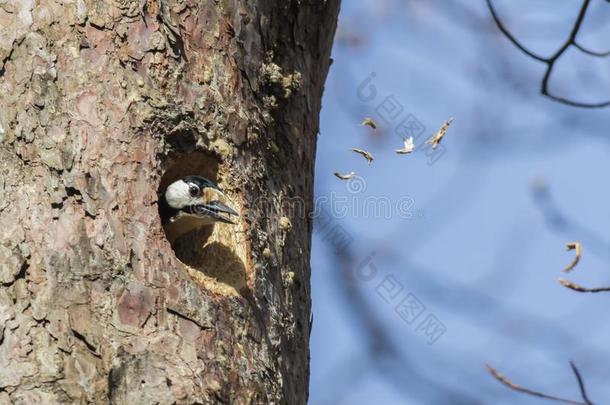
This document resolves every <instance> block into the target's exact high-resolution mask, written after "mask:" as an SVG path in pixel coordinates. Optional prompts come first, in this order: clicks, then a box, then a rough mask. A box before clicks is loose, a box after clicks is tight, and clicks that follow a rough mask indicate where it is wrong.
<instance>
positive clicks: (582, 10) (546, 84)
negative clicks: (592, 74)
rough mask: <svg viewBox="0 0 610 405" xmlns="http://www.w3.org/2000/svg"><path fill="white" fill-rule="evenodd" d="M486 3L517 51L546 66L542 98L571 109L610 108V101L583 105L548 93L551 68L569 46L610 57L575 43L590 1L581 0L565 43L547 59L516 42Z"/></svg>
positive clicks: (490, 6) (593, 54) (488, 1)
mask: <svg viewBox="0 0 610 405" xmlns="http://www.w3.org/2000/svg"><path fill="white" fill-rule="evenodd" d="M486 2H487V8H488V9H489V12H490V13H491V16H492V17H493V19H494V21H495V22H496V25H497V26H498V28H499V29H500V31H502V33H503V34H504V36H505V37H506V38H507V39H508V40H509V41H510V42H511V43H512V44H513V45H514V46H516V47H517V49H519V50H520V51H521V52H523V53H524V54H526V55H527V56H529V57H530V58H532V59H534V60H537V61H538V62H543V63H545V64H546V65H547V67H546V70H545V72H544V76H543V77H542V83H541V86H540V93H541V94H542V95H543V96H545V97H548V98H550V99H551V100H554V101H557V102H559V103H562V104H566V105H570V106H573V107H582V108H602V107H607V106H610V100H608V101H602V102H599V103H583V102H579V101H574V100H570V99H569V98H565V97H561V96H557V95H554V94H552V93H551V92H550V91H549V80H550V78H551V73H552V72H553V68H554V67H555V63H556V62H557V60H559V58H560V57H561V56H562V55H563V54H564V53H565V51H566V50H567V49H568V48H569V47H570V46H574V47H576V48H577V49H579V50H580V51H581V52H584V53H586V54H588V55H591V56H597V57H605V56H609V55H610V52H607V53H600V52H594V51H590V50H588V49H586V48H584V47H582V46H581V45H579V44H578V43H577V42H576V36H577V35H578V31H579V30H580V27H581V25H582V22H583V20H584V18H585V15H586V14H587V8H588V7H589V4H590V3H591V0H583V2H582V5H581V7H580V11H579V12H578V16H577V17H576V21H575V22H574V25H573V26H572V31H571V32H570V35H569V36H568V38H567V39H566V40H565V42H564V43H563V44H562V45H561V46H560V47H559V49H558V50H557V51H556V52H555V53H554V54H553V55H551V56H550V57H548V58H545V57H542V56H540V55H538V54H536V53H534V52H532V51H530V50H529V49H527V48H526V47H525V46H524V45H523V44H521V43H520V42H519V41H518V40H517V38H515V36H514V35H513V34H512V33H511V32H510V31H509V30H508V28H506V26H505V25H504V23H503V22H502V20H501V19H500V17H499V16H498V13H497V12H496V10H495V8H494V6H493V3H492V0H486Z"/></svg>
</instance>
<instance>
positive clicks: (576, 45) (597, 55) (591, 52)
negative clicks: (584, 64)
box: [574, 41, 610, 58]
mask: <svg viewBox="0 0 610 405" xmlns="http://www.w3.org/2000/svg"><path fill="white" fill-rule="evenodd" d="M574 46H575V47H576V48H577V49H578V50H579V51H581V52H582V53H586V54H587V55H591V56H596V57H598V58H605V57H607V56H610V51H608V52H596V51H592V50H590V49H587V48H585V47H584V46H582V45H581V44H579V43H578V42H576V41H574Z"/></svg>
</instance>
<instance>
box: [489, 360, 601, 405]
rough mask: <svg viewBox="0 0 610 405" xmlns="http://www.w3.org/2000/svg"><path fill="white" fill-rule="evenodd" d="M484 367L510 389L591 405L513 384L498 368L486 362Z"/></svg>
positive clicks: (574, 404) (546, 397)
mask: <svg viewBox="0 0 610 405" xmlns="http://www.w3.org/2000/svg"><path fill="white" fill-rule="evenodd" d="M486 367H487V370H488V371H489V373H490V374H491V375H492V376H493V377H494V378H495V379H496V380H498V381H500V382H501V383H502V384H504V385H505V386H506V387H508V388H510V389H511V390H514V391H518V392H522V393H524V394H527V395H531V396H533V397H538V398H544V399H550V400H553V401H557V402H563V403H564V404H572V405H591V403H590V402H581V401H574V400H571V399H565V398H560V397H556V396H553V395H547V394H544V393H542V392H538V391H534V390H530V389H528V388H524V387H522V386H520V385H517V384H515V383H514V382H512V381H511V380H509V379H508V378H506V377H505V376H503V375H502V374H500V372H498V370H496V369H495V368H493V367H492V366H490V365H489V364H487V365H486Z"/></svg>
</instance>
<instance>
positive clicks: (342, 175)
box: [335, 172, 356, 180]
mask: <svg viewBox="0 0 610 405" xmlns="http://www.w3.org/2000/svg"><path fill="white" fill-rule="evenodd" d="M355 175H356V172H349V173H347V174H341V173H339V172H335V176H337V177H338V178H340V179H341V180H349V179H351V178H352V177H354V176H355Z"/></svg>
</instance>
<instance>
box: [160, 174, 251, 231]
mask: <svg viewBox="0 0 610 405" xmlns="http://www.w3.org/2000/svg"><path fill="white" fill-rule="evenodd" d="M164 197H165V202H166V203H167V205H168V206H169V207H170V208H171V209H172V210H175V211H178V212H180V213H181V214H183V215H184V214H186V215H190V216H194V217H197V218H200V219H206V220H209V221H210V222H225V223H229V224H234V222H233V221H231V219H230V217H231V216H232V215H235V216H237V215H239V214H238V213H237V212H236V211H235V210H234V209H233V208H231V207H229V206H228V205H226V204H225V203H223V202H222V201H223V200H224V201H226V200H228V198H227V197H226V195H225V194H224V193H223V192H222V191H221V190H220V188H218V186H217V185H216V184H214V182H212V181H210V180H208V179H206V178H204V177H201V176H187V177H184V178H183V179H180V180H178V181H175V182H173V183H172V184H170V185H169V186H168V187H167V189H166V190H165V195H164Z"/></svg>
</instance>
